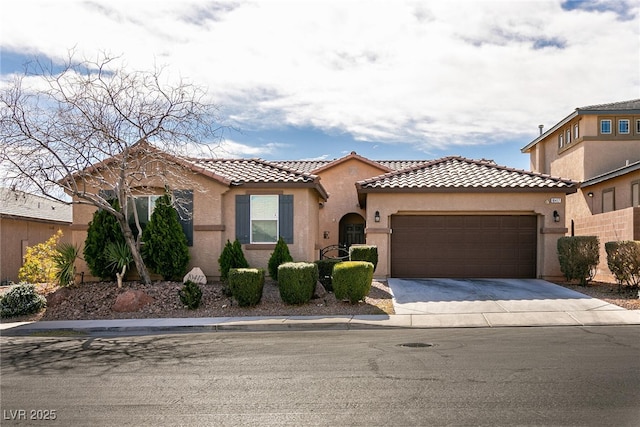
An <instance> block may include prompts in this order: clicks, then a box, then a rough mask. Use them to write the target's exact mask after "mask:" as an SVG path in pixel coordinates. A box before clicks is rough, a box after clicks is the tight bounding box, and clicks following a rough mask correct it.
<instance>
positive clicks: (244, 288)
mask: <svg viewBox="0 0 640 427" xmlns="http://www.w3.org/2000/svg"><path fill="white" fill-rule="evenodd" d="M263 288H264V270H263V269H261V268H232V269H230V270H229V290H230V292H231V295H232V296H233V298H234V299H235V300H236V301H238V305H239V306H241V307H252V306H254V305H257V304H258V303H259V302H260V300H261V299H262V289H263Z"/></svg>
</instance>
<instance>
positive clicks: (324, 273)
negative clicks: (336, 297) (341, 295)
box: [315, 258, 342, 292]
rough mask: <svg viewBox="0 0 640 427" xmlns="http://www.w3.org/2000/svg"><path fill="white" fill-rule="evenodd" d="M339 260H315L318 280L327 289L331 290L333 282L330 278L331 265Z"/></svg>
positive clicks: (331, 272) (339, 261)
mask: <svg viewBox="0 0 640 427" xmlns="http://www.w3.org/2000/svg"><path fill="white" fill-rule="evenodd" d="M341 262H342V260H339V259H331V258H327V259H319V260H317V261H315V264H316V265H317V266H318V280H319V281H320V283H322V286H324V288H325V289H326V290H327V291H330V292H331V291H333V284H332V280H331V275H332V274H333V267H334V266H335V265H336V264H339V263H341Z"/></svg>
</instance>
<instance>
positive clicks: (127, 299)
mask: <svg viewBox="0 0 640 427" xmlns="http://www.w3.org/2000/svg"><path fill="white" fill-rule="evenodd" d="M153 301H154V300H153V298H151V297H150V296H149V295H147V294H146V293H144V292H143V291H126V292H123V293H121V294H120V295H118V298H116V302H115V304H113V307H112V310H113V311H117V312H121V313H130V312H133V311H138V310H140V309H141V308H142V307H144V306H145V305H147V304H151V303H152V302H153Z"/></svg>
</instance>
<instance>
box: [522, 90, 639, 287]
mask: <svg viewBox="0 0 640 427" xmlns="http://www.w3.org/2000/svg"><path fill="white" fill-rule="evenodd" d="M522 152H523V153H529V154H530V156H531V170H532V171H534V172H538V173H546V174H551V175H553V176H561V177H564V178H568V179H571V180H574V181H577V182H579V183H580V185H579V189H578V191H577V192H576V193H575V194H571V195H568V196H567V206H566V216H565V218H564V219H563V221H564V223H565V224H566V226H567V229H568V232H569V233H570V234H571V235H591V236H598V237H599V239H600V249H601V250H600V265H599V266H598V271H597V273H596V280H606V281H611V280H613V276H612V275H611V272H610V271H609V269H608V268H607V260H606V252H605V250H604V244H605V243H606V242H609V241H618V240H640V99H635V100H631V101H623V102H614V103H610V104H601V105H591V106H587V107H580V108H576V109H575V111H573V112H572V113H571V114H569V115H568V116H567V117H565V118H564V119H562V120H561V121H560V122H558V123H556V124H555V125H554V126H553V127H551V128H550V129H549V130H547V131H546V132H542V128H541V134H540V136H538V137H537V138H536V139H534V140H533V141H531V142H530V143H529V144H528V145H526V146H525V147H524V148H522Z"/></svg>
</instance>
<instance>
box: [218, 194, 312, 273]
mask: <svg viewBox="0 0 640 427" xmlns="http://www.w3.org/2000/svg"><path fill="white" fill-rule="evenodd" d="M241 194H291V195H293V218H294V220H293V234H294V238H293V243H292V244H289V245H288V246H289V252H290V253H291V257H292V258H293V260H294V261H301V262H302V261H305V262H312V261H315V260H316V259H318V250H317V246H318V211H319V202H320V199H319V196H318V194H317V192H315V190H312V189H310V188H300V189H291V188H279V189H278V188H272V189H269V190H266V189H251V188H237V189H233V190H231V191H229V192H228V193H226V194H225V195H224V200H223V204H224V213H223V220H224V224H225V228H226V231H225V233H223V236H222V238H223V242H221V243H222V244H223V245H224V243H226V239H229V240H230V241H232V242H233V241H234V240H235V230H236V218H235V196H236V195H241ZM274 247H275V244H249V245H242V248H243V252H244V255H245V258H246V259H247V262H248V263H249V265H250V266H251V267H255V268H264V269H265V272H266V273H267V274H268V270H267V264H268V262H269V258H270V257H271V253H272V252H273V249H274ZM218 256H219V253H218V255H217V256H216V270H215V275H217V276H219V275H220V273H219V270H218V265H217V259H218V258H217V257H218ZM205 274H207V273H205Z"/></svg>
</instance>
